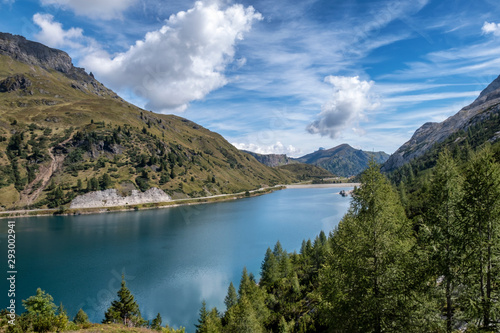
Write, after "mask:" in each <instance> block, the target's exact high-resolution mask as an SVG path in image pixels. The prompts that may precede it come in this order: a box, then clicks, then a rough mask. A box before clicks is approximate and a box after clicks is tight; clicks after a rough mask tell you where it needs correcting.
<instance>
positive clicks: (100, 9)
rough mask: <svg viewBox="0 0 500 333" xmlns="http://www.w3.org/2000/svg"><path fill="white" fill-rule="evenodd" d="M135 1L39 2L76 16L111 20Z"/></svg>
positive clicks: (64, 0) (70, 0) (54, 0)
mask: <svg viewBox="0 0 500 333" xmlns="http://www.w3.org/2000/svg"><path fill="white" fill-rule="evenodd" d="M136 1H137V0H105V1H102V0H41V2H42V5H57V6H61V7H62V8H64V9H69V10H72V11H73V12H74V13H75V14H77V15H83V16H88V17H91V18H101V19H112V18H116V17H120V15H121V14H122V13H123V11H125V10H126V9H127V8H129V7H130V6H132V5H133V4H134V3H135V2H136Z"/></svg>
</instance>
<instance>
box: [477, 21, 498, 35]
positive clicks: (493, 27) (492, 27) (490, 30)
mask: <svg viewBox="0 0 500 333" xmlns="http://www.w3.org/2000/svg"><path fill="white" fill-rule="evenodd" d="M481 30H482V31H483V34H493V35H495V36H500V23H494V22H491V23H489V22H484V24H483V27H482V28H481Z"/></svg>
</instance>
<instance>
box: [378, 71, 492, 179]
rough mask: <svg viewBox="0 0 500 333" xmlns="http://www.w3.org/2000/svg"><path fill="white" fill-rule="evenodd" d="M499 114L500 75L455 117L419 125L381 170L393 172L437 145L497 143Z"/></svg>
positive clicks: (470, 145)
mask: <svg viewBox="0 0 500 333" xmlns="http://www.w3.org/2000/svg"><path fill="white" fill-rule="evenodd" d="M499 111H500V76H499V77H497V78H496V79H495V80H494V81H493V82H492V83H491V84H489V85H488V87H486V89H484V90H483V91H482V92H481V94H480V95H479V97H478V98H477V99H476V100H475V101H474V102H473V103H472V104H470V105H468V106H466V107H464V108H463V109H462V110H460V111H459V112H458V113H456V114H455V115H453V116H451V117H449V118H448V119H446V120H444V121H443V122H440V123H431V122H429V123H425V124H424V125H422V127H420V128H419V129H417V130H416V131H415V133H414V134H413V136H412V137H411V139H410V140H409V141H408V142H406V143H405V144H403V145H402V146H401V147H400V148H399V149H398V150H396V152H395V153H394V154H392V155H391V157H390V158H389V159H388V160H387V162H386V163H385V164H384V165H383V167H382V170H383V171H384V172H391V171H394V170H396V169H398V168H400V167H402V166H403V165H405V164H407V163H408V162H410V161H414V160H415V161H416V160H419V159H422V158H424V156H425V155H426V154H432V152H433V151H434V150H435V151H437V150H438V149H437V148H439V147H441V146H449V147H451V146H456V145H463V146H468V147H470V148H475V147H478V146H480V145H481V144H483V143H484V142H486V141H490V142H495V141H497V140H498V139H499V138H500V121H499ZM438 146H439V147H438ZM424 160H429V159H428V158H427V159H426V158H424Z"/></svg>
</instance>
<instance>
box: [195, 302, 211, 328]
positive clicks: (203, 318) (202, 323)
mask: <svg viewBox="0 0 500 333" xmlns="http://www.w3.org/2000/svg"><path fill="white" fill-rule="evenodd" d="M207 318H208V311H207V303H206V302H205V300H203V302H202V303H201V309H200V316H199V318H198V324H197V325H195V326H196V333H207Z"/></svg>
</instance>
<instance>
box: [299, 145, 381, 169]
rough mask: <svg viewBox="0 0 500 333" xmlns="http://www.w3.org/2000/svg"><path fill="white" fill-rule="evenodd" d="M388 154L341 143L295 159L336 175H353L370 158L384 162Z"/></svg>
mask: <svg viewBox="0 0 500 333" xmlns="http://www.w3.org/2000/svg"><path fill="white" fill-rule="evenodd" d="M388 157H389V155H388V154H386V153H384V152H367V151H363V150H359V149H354V148H353V147H351V146H349V145H348V144H342V145H339V146H337V147H334V148H331V149H321V150H318V151H315V152H314V153H311V154H308V155H305V156H302V157H300V158H297V159H295V160H296V161H298V162H301V163H306V164H312V165H316V166H318V167H321V168H323V169H325V170H328V171H330V172H331V173H333V174H334V175H336V176H341V177H350V176H355V175H357V174H359V173H360V172H362V171H363V170H364V169H366V168H367V167H368V162H369V161H370V159H372V158H373V159H374V160H375V161H376V162H377V163H380V164H382V163H384V162H385V161H386V160H387V158H388Z"/></svg>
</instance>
